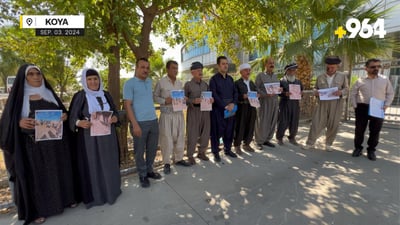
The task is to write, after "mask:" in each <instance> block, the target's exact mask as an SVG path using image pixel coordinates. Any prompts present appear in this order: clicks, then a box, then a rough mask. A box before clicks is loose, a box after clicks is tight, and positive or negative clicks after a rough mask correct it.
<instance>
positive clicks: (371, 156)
mask: <svg viewBox="0 0 400 225" xmlns="http://www.w3.org/2000/svg"><path fill="white" fill-rule="evenodd" d="M367 157H368V159H369V160H371V161H376V155H375V152H368V153H367Z"/></svg>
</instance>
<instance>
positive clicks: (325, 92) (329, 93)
mask: <svg viewBox="0 0 400 225" xmlns="http://www.w3.org/2000/svg"><path fill="white" fill-rule="evenodd" d="M338 90H339V89H338V87H332V88H323V89H319V90H318V93H319V100H321V101H328V100H335V99H339V96H336V95H333V93H335V92H336V91H338Z"/></svg>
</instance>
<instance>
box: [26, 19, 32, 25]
mask: <svg viewBox="0 0 400 225" xmlns="http://www.w3.org/2000/svg"><path fill="white" fill-rule="evenodd" d="M32 22H33V21H32V19H31V18H28V19H26V23H27V24H28V26H30V25H31V24H32Z"/></svg>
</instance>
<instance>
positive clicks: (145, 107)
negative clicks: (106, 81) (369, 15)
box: [0, 56, 394, 224]
mask: <svg viewBox="0 0 400 225" xmlns="http://www.w3.org/2000/svg"><path fill="white" fill-rule="evenodd" d="M325 63H326V73H324V74H322V75H320V76H318V77H317V80H316V84H315V92H314V93H315V95H316V96H317V105H316V108H315V111H314V113H313V117H312V123H311V128H310V132H309V135H308V138H307V141H306V144H305V145H304V146H302V148H304V149H311V148H313V147H314V144H315V142H316V140H317V138H318V137H319V136H320V134H321V133H322V131H323V130H325V131H326V139H325V142H326V145H325V146H326V147H325V148H326V150H328V151H331V150H332V149H333V146H332V145H333V142H334V139H335V136H336V134H337V132H338V128H339V122H340V119H341V116H342V110H343V104H344V98H343V97H344V96H346V95H347V94H348V93H349V86H348V80H347V77H346V76H345V74H343V73H340V72H338V71H337V68H338V65H339V64H340V63H341V60H340V59H339V58H338V57H327V58H326V59H325ZM228 65H229V63H228V59H227V58H226V57H225V56H219V57H218V58H217V70H218V71H217V73H216V74H215V75H213V76H212V77H211V79H210V81H209V84H207V83H206V82H205V81H204V80H203V79H202V77H203V76H202V75H203V65H202V64H201V63H200V62H193V63H192V65H191V68H190V70H191V74H192V79H191V80H190V81H188V82H186V83H185V84H183V83H182V82H181V81H179V80H178V79H177V73H178V63H177V62H176V61H168V62H167V64H166V69H167V75H166V76H165V77H163V78H161V79H160V80H159V81H158V82H157V83H156V85H155V88H154V91H153V84H152V80H151V79H150V78H149V77H148V76H149V72H150V63H149V61H148V60H147V59H146V58H140V59H138V60H137V62H136V69H135V76H134V77H132V78H131V79H129V80H127V81H126V83H125V84H124V87H123V100H124V108H125V110H126V113H127V118H128V120H129V122H130V132H131V135H132V136H133V139H134V158H135V162H136V168H137V172H138V175H139V180H140V184H141V186H142V187H144V188H146V187H149V186H150V181H149V178H151V179H161V178H162V176H161V174H159V173H157V172H156V171H155V170H154V167H153V164H154V160H155V156H156V151H157V147H158V146H159V145H160V147H161V152H162V157H163V164H164V168H163V169H164V174H169V173H171V164H172V163H175V165H178V166H185V167H189V166H192V165H194V164H196V160H195V158H194V154H195V151H196V147H197V149H198V151H197V158H199V159H200V160H203V161H208V160H209V157H208V156H207V154H206V152H205V151H206V149H207V147H208V144H209V141H211V152H212V154H213V156H214V160H215V161H216V162H220V161H221V157H220V152H221V150H223V152H224V154H225V155H227V156H229V157H232V158H236V157H237V154H242V150H244V151H247V152H254V151H255V150H254V149H253V147H252V146H251V143H252V142H253V144H252V145H253V146H255V147H256V148H257V149H259V150H261V149H263V145H264V146H268V147H271V148H273V147H275V145H274V144H273V143H272V138H273V136H274V134H275V138H276V141H277V143H278V144H279V145H284V136H285V132H286V130H288V131H289V135H288V136H287V138H288V141H289V143H291V144H293V145H298V142H297V141H296V135H297V131H298V125H299V115H300V104H299V101H300V100H299V99H298V98H292V96H293V95H294V94H295V93H294V91H293V89H292V87H293V85H295V86H297V91H299V92H300V95H301V92H302V91H303V85H302V83H301V81H300V80H299V79H297V78H296V69H297V65H296V64H295V63H292V64H289V65H287V66H285V68H284V71H285V74H284V76H283V77H282V78H281V79H280V80H278V77H277V74H275V73H274V67H275V64H274V60H273V58H268V59H267V60H266V61H265V63H264V66H265V67H264V69H265V70H264V71H263V72H261V73H259V74H258V75H257V77H256V80H255V82H253V81H251V80H250V73H251V66H250V65H249V64H247V63H244V64H242V65H240V66H239V72H240V75H241V77H240V79H238V80H236V81H234V79H233V78H232V76H230V75H229V74H228V68H229V67H228ZM365 66H366V71H367V77H365V78H360V79H359V80H358V81H357V82H356V83H355V84H354V86H353V89H352V90H351V92H350V99H351V100H352V105H353V107H354V108H355V113H356V128H355V138H354V146H355V150H354V152H353V154H352V156H353V157H358V156H360V155H362V150H363V146H362V144H363V141H364V132H365V130H366V127H367V126H368V122H369V131H370V135H369V139H368V142H367V144H368V147H367V152H368V153H367V156H368V158H369V159H370V160H376V156H375V151H376V146H377V144H378V142H379V132H380V130H381V128H382V123H383V118H376V117H374V116H371V115H370V114H368V112H369V111H370V110H369V109H370V107H371V105H370V101H371V99H373V98H376V99H378V100H380V101H382V105H383V106H382V110H384V109H386V108H387V107H388V106H390V104H391V102H392V100H393V97H394V92H393V88H392V86H391V84H390V81H389V80H388V79H387V78H385V77H383V76H380V75H379V69H380V68H381V61H380V60H379V59H369V60H368V61H367V63H366V65H365ZM81 82H82V87H83V90H81V91H78V92H77V93H75V95H74V96H73V98H72V101H71V103H70V107H69V110H67V109H66V108H65V107H64V105H63V103H62V102H61V100H60V99H59V97H58V96H57V95H56V94H55V92H54V90H53V89H52V87H51V86H50V84H49V83H48V82H47V81H46V79H45V77H44V75H43V73H42V71H41V70H40V69H39V68H38V67H37V66H35V65H31V64H26V65H23V66H21V67H20V68H19V70H18V73H17V76H16V80H15V82H14V85H13V89H12V91H11V93H10V95H9V98H8V100H7V103H6V105H5V108H4V111H3V113H2V116H1V120H0V130H1V132H0V144H1V145H0V147H1V148H2V149H3V152H4V156H5V162H6V167H7V171H8V173H9V177H10V181H11V183H12V184H13V185H14V193H15V196H14V197H15V198H14V199H15V203H16V206H17V209H18V217H19V219H21V220H25V224H28V223H30V222H35V223H37V224H40V223H43V222H45V220H46V217H49V216H52V215H55V214H59V213H62V212H63V210H64V208H66V207H76V206H77V204H78V203H79V202H83V203H84V204H85V206H86V207H87V208H90V207H93V206H97V205H102V204H105V203H108V204H113V203H114V202H115V201H116V199H117V198H118V196H119V195H120V194H121V188H120V185H121V177H120V171H119V146H118V140H117V135H116V129H115V127H116V126H118V124H119V121H118V109H117V108H116V106H115V104H114V103H113V100H112V98H111V95H110V94H109V93H108V92H107V91H105V90H103V83H102V81H101V77H100V74H99V73H98V71H96V70H95V69H84V70H83V72H82V79H81ZM268 83H278V84H279V90H278V92H276V93H269V92H267V90H266V87H265V85H266V84H268ZM332 87H335V88H337V90H336V91H334V92H333V93H332V95H333V96H336V97H337V98H333V99H331V100H324V101H322V100H320V99H319V97H318V96H319V95H320V90H322V89H326V88H332ZM174 90H183V92H184V96H185V97H184V98H185V100H186V105H187V117H186V123H185V120H184V115H183V112H182V111H174V110H173V106H172V102H173V101H172V97H171V91H174ZM203 92H211V93H212V98H211V99H210V102H211V103H212V110H211V111H202V110H201V102H202V93H203ZM250 92H256V93H257V94H256V96H257V99H258V100H259V107H257V108H256V107H255V106H254V105H252V104H250V101H249V93H250ZM297 94H299V93H297ZM154 101H155V102H156V103H158V104H160V117H159V119H158V118H157V115H156V110H155V106H154ZM37 110H61V112H62V114H61V118H60V120H61V121H63V125H64V126H63V134H62V138H61V139H58V140H40V141H38V140H35V135H34V134H35V111H37ZM98 112H109V113H110V114H109V115H111V116H109V118H108V119H107V120H105V121H102V122H105V123H106V126H107V127H109V129H110V132H109V133H106V134H102V135H93V134H92V130H91V127H92V125H93V122H94V121H91V118H93V116H94V115H95V114H96V113H98ZM185 125H186V136H187V146H186V149H187V153H186V154H187V158H188V159H187V160H185V159H184V149H185ZM253 134H254V138H253ZM232 144H233V147H234V151H232ZM221 145H223V147H222V148H220V146H221Z"/></svg>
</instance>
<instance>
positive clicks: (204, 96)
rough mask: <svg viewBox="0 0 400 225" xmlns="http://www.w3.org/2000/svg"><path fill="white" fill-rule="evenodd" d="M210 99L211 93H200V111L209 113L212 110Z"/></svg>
mask: <svg viewBox="0 0 400 225" xmlns="http://www.w3.org/2000/svg"><path fill="white" fill-rule="evenodd" d="M211 98H212V92H211V91H203V92H201V103H200V111H211V110H212V103H211Z"/></svg>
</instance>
